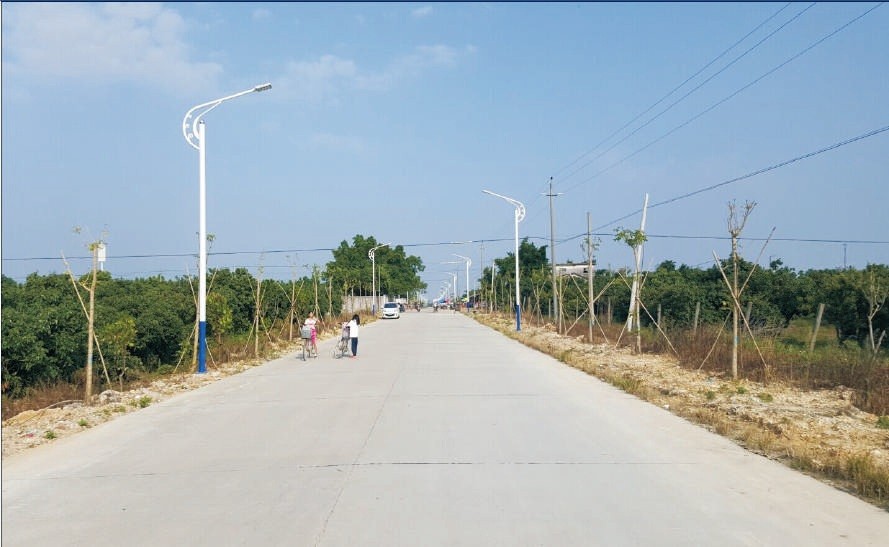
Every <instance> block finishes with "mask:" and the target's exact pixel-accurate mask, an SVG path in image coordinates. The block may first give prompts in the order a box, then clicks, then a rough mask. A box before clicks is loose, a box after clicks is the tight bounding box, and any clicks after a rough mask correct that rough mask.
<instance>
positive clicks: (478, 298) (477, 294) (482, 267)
mask: <svg viewBox="0 0 889 547" xmlns="http://www.w3.org/2000/svg"><path fill="white" fill-rule="evenodd" d="M478 269H479V277H478V279H479V281H478V290H477V291H475V297H476V301H477V302H478V303H481V300H482V294H481V288H482V282H483V281H484V279H485V242H484V241H482V246H481V257H480V261H479V263H478Z"/></svg>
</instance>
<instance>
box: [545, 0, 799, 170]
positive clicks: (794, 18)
mask: <svg viewBox="0 0 889 547" xmlns="http://www.w3.org/2000/svg"><path fill="white" fill-rule="evenodd" d="M787 5H789V4H787ZM787 5H785V6H784V8H786V7H787ZM814 5H815V3H814V2H813V3H811V4H809V5H808V6H807V7H805V8H803V10H802V11H800V12H799V13H797V14H796V15H794V16H793V17H792V18H790V19H789V20H787V21H786V22H785V23H784V24H782V25H781V26H779V27H778V28H776V29H775V30H773V31H772V32H770V33H769V34H768V35H766V37H765V38H763V39H762V40H760V41H759V42H757V43H755V44H753V45H752V46H750V47H749V48H747V50H746V51H744V52H743V53H741V54H740V55H738V56H737V57H735V58H734V59H732V60H731V61H730V62H729V63H728V64H727V65H725V66H724V67H722V68H721V69H719V70H718V71H716V72H715V73H713V74H712V75H710V77H709V78H707V79H706V80H704V81H703V82H701V83H700V84H698V85H697V86H695V87H693V88H692V89H691V90H690V91H688V92H687V93H686V94H685V95H683V96H681V97H679V98H678V99H676V100H675V101H673V102H672V103H671V104H670V105H669V106H668V107H667V108H665V109H663V110H661V111H660V112H658V113H657V114H655V115H654V116H652V117H651V118H649V119H648V121H646V122H645V123H643V124H642V125H640V126H639V127H637V128H636V129H634V130H633V131H631V132H630V133H628V134H627V135H626V136H624V137H623V138H622V139H620V140H619V141H617V142H615V143H614V144H612V145H611V146H610V147H608V148H607V149H605V150H603V151H602V152H600V153H599V154H598V155H597V156H596V157H595V158H593V159H591V160H590V161H588V162H586V163H584V164H583V165H581V166H580V167H578V168H577V169H575V170H574V171H572V172H571V173H569V174H568V175H566V176H565V177H564V178H563V180H564V179H567V178H570V177H572V176H573V175H575V174H576V173H578V172H579V171H581V170H582V169H584V168H585V167H587V166H588V165H590V164H591V163H593V162H594V161H596V160H597V159H599V158H601V157H602V156H604V155H605V154H607V153H608V152H611V151H612V150H614V149H615V148H616V147H617V146H618V145H620V144H622V143H624V142H626V140H627V139H629V138H630V137H632V136H633V135H635V134H636V133H638V132H639V131H640V130H642V129H644V128H645V127H648V125H649V124H651V122H653V121H655V120H656V119H658V118H660V117H661V116H662V115H664V114H666V113H667V112H669V111H670V110H672V109H673V107H674V106H676V105H677V104H679V103H681V102H682V101H684V100H685V99H687V98H688V97H689V96H690V95H691V94H692V93H694V92H695V91H697V90H699V89H701V88H702V87H704V86H705V85H707V84H708V83H709V82H710V81H712V80H713V79H714V78H716V77H717V76H719V75H720V74H722V73H723V72H725V71H726V70H728V69H729V68H730V67H731V66H732V65H734V64H735V63H737V62H738V61H740V60H741V59H743V58H744V57H746V56H747V55H748V54H749V53H750V52H752V51H753V50H754V49H756V48H758V47H759V46H761V45H762V44H763V43H765V42H766V40H768V39H769V38H771V37H772V36H774V35H775V34H777V33H778V32H780V31H781V30H783V29H784V27H786V26H787V25H789V24H791V23H793V22H794V21H796V20H797V19H798V18H799V17H801V16H802V15H803V14H804V13H805V12H807V11H809V9H811V8H812V7H813V6H814ZM784 8H781V10H779V11H778V13H780V12H781V11H783V10H784ZM778 13H775V15H778ZM775 15H773V16H772V17H774V16H775ZM772 17H770V18H769V19H771V18H772ZM763 24H765V21H764V22H763V23H762V24H760V27H761V26H762V25H763ZM758 28H759V27H757V29H758ZM755 30H756V29H754V31H755ZM754 31H751V32H750V33H749V34H747V36H750V34H752V33H753V32H754ZM744 38H746V36H745V37H744ZM742 40H743V39H742ZM737 43H740V41H739V42H736V44H737ZM732 47H734V46H732ZM729 49H731V48H729ZM726 51H728V50H726ZM723 55H724V53H723ZM720 57H721V55H720ZM714 61H715V59H714ZM712 63H713V61H711V62H710V63H709V64H708V65H707V66H710V64H712ZM705 68H706V67H705ZM701 71H703V69H701ZM701 71H698V73H696V74H695V76H697V74H700V72H701ZM689 79H691V78H689ZM686 82H688V80H686ZM682 85H685V82H683V83H682ZM682 85H680V86H679V87H682ZM679 87H677V88H675V89H674V90H673V91H675V90H676V89H679ZM673 91H671V92H670V94H672V93H673ZM667 96H669V94H668V95H667ZM667 96H665V97H664V98H663V99H661V100H660V101H658V103H660V102H661V101H663V100H664V99H666V97H667ZM658 103H655V105H656V104H658ZM652 106H654V105H652ZM648 110H651V107H649V109H648ZM648 110H646V112H648ZM640 116H641V114H640ZM640 116H637V117H636V118H634V119H633V121H636V120H637V119H639V117H640ZM631 123H632V122H631ZM627 125H629V124H627ZM624 127H627V126H626V125H625V126H624ZM621 129H623V128H621ZM612 136H613V135H612ZM610 138H611V137H609V139H610Z"/></svg>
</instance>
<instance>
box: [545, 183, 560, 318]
mask: <svg viewBox="0 0 889 547" xmlns="http://www.w3.org/2000/svg"><path fill="white" fill-rule="evenodd" d="M544 195H545V196H549V258H550V261H551V262H552V269H553V307H552V312H553V314H554V315H553V318H554V320H555V322H556V328H557V329H558V332H559V334H561V333H562V314H561V313H560V310H559V285H558V284H557V283H556V219H555V215H554V213H553V198H554V197H556V196H560V195H562V194H561V193H559V194H554V193H553V178H552V177H550V178H549V193H548V194H544Z"/></svg>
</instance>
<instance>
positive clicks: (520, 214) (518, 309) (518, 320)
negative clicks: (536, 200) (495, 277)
mask: <svg viewBox="0 0 889 547" xmlns="http://www.w3.org/2000/svg"><path fill="white" fill-rule="evenodd" d="M482 192H484V193H486V194H491V195H492V196H496V197H498V198H500V199H503V200H506V201H507V202H509V203H510V204H512V205H513V206H514V207H515V330H517V331H520V330H522V303H521V300H519V298H520V297H519V294H520V291H519V222H521V221H522V219H524V218H525V205H524V204H523V203H522V202H521V201H517V200H514V199H512V198H508V197H506V196H501V195H500V194H495V193H494V192H491V191H490V190H482Z"/></svg>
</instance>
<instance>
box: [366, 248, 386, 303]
mask: <svg viewBox="0 0 889 547" xmlns="http://www.w3.org/2000/svg"><path fill="white" fill-rule="evenodd" d="M389 245H391V243H383V244H382V245H377V246H376V247H374V248H373V249H371V250H369V251H367V258H369V259H370V277H371V283H372V284H373V302H372V303H371V305H370V312H371V313H372V314H373V315H376V314H377V307H378V306H379V305H380V303H379V302H377V273H376V271H377V259H376V253H377V249H379V248H380V247H388V246H389Z"/></svg>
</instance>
